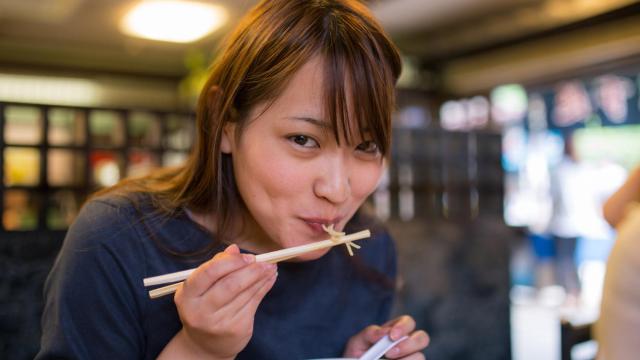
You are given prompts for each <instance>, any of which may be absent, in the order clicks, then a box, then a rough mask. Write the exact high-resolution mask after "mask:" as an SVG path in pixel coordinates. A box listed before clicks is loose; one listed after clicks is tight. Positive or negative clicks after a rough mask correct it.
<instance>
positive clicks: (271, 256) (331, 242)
mask: <svg viewBox="0 0 640 360" xmlns="http://www.w3.org/2000/svg"><path fill="white" fill-rule="evenodd" d="M370 236H371V232H370V231H369V230H362V231H358V232H356V233H353V234H349V235H344V236H340V237H332V239H328V240H322V241H318V242H315V243H312V244H306V245H300V246H294V247H291V248H286V249H282V250H277V251H272V252H269V253H265V254H260V255H256V261H257V262H270V263H277V262H280V261H283V260H287V259H291V258H293V257H296V256H299V255H302V254H305V253H308V252H310V251H315V250H320V249H324V248H329V247H332V246H336V245H340V244H347V245H349V244H350V245H354V244H351V242H352V241H354V240H360V239H364V238H368V237H370ZM349 250H350V249H349ZM194 271H195V269H189V270H183V271H178V272H174V273H170V274H165V275H159V276H153V277H148V278H145V279H144V280H143V283H144V286H145V287H148V286H154V285H161V284H168V283H174V284H171V285H167V286H163V287H160V288H157V289H154V290H151V291H149V296H150V297H151V298H152V299H155V298H158V297H161V296H164V295H169V294H172V293H174V292H175V291H176V289H178V287H179V286H180V285H182V280H184V279H186V278H188V277H189V275H191V273H192V272H194Z"/></svg>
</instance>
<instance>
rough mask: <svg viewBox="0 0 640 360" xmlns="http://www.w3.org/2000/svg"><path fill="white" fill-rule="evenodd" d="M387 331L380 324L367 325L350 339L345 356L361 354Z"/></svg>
mask: <svg viewBox="0 0 640 360" xmlns="http://www.w3.org/2000/svg"><path fill="white" fill-rule="evenodd" d="M385 333H386V332H385V330H384V329H383V328H382V327H380V326H379V325H369V326H367V327H366V328H364V330H362V331H360V332H359V333H358V334H356V335H355V336H353V337H352V338H351V339H350V340H349V343H348V344H347V349H346V353H345V356H357V357H359V356H361V355H362V354H364V353H365V352H366V351H367V350H369V348H370V347H371V346H372V345H373V344H374V343H375V342H376V341H378V340H380V338H382V337H383V336H384V335H385Z"/></svg>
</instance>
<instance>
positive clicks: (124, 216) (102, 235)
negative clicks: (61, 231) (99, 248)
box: [67, 194, 149, 244]
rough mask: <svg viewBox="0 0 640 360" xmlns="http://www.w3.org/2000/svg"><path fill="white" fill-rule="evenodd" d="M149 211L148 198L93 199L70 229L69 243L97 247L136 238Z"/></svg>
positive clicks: (118, 196) (68, 233)
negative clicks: (137, 227)
mask: <svg viewBox="0 0 640 360" xmlns="http://www.w3.org/2000/svg"><path fill="white" fill-rule="evenodd" d="M148 211H149V200H148V199H147V198H146V197H145V196H144V195H137V194H134V195H133V196H122V195H117V194H104V195H100V196H97V197H93V198H90V199H89V200H88V201H87V202H86V203H85V204H84V205H83V206H82V208H81V209H80V212H79V213H78V215H77V217H76V218H75V220H74V222H73V224H72V225H71V227H70V228H69V230H68V232H67V239H75V240H74V241H75V242H77V243H86V242H88V241H90V242H92V243H94V244H95V243H96V242H101V243H107V242H110V240H112V239H115V238H120V239H122V238H125V237H127V238H131V237H134V236H135V234H136V232H137V230H136V225H137V224H138V223H139V221H138V219H139V218H140V217H141V215H142V214H144V212H148Z"/></svg>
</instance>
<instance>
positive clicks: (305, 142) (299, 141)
mask: <svg viewBox="0 0 640 360" xmlns="http://www.w3.org/2000/svg"><path fill="white" fill-rule="evenodd" d="M289 140H290V141H293V142H294V143H295V144H296V145H299V146H302V147H305V148H315V147H318V142H317V141H315V140H313V139H312V138H310V137H309V136H306V135H293V136H289Z"/></svg>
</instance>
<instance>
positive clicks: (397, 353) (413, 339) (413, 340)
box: [385, 330, 429, 360]
mask: <svg viewBox="0 0 640 360" xmlns="http://www.w3.org/2000/svg"><path fill="white" fill-rule="evenodd" d="M427 345H429V335H427V333H426V332H424V331H423V330H418V331H416V332H414V333H413V334H411V335H410V336H409V338H408V339H406V340H404V341H402V342H400V343H399V344H398V345H396V346H394V347H393V348H392V349H391V350H389V351H387V353H386V354H385V356H386V357H388V358H389V359H400V358H401V359H403V360H404V359H413V357H411V356H413V355H418V354H416V353H419V352H420V351H422V350H423V349H424V348H426V347H427ZM412 354H413V355H412ZM419 355H422V354H419ZM416 359H424V357H417V358H416Z"/></svg>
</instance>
